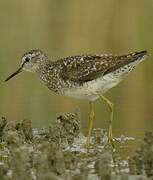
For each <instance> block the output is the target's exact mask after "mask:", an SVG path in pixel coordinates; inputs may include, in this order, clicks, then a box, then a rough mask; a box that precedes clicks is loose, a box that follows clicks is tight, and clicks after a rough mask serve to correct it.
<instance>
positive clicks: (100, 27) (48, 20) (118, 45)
mask: <svg viewBox="0 0 153 180" xmlns="http://www.w3.org/2000/svg"><path fill="white" fill-rule="evenodd" d="M152 34H153V1H151V0H147V1H146V0H139V1H137V0H128V1H123V0H94V1H93V0H83V1H82V0H77V1H72V0H61V1H60V0H44V1H43V0H32V1H31V0H26V1H23V0H13V1H10V0H0V81H1V86H0V100H1V103H0V116H6V117H7V118H8V119H9V120H12V121H16V120H21V119H30V120H32V122H33V126H35V127H36V126H37V127H42V126H43V127H44V126H47V125H48V123H49V122H50V120H52V119H55V118H56V116H57V115H59V114H60V113H62V112H71V111H72V112H73V111H74V110H75V109H76V108H78V107H79V109H80V112H81V119H82V127H83V130H84V132H86V130H87V122H88V121H87V117H88V108H89V107H88V102H87V101H84V100H77V99H73V98H68V97H62V96H59V95H56V94H54V93H52V92H51V91H49V90H48V89H47V88H46V87H44V85H42V84H41V83H40V81H39V79H38V78H37V77H36V76H35V75H34V74H31V73H21V74H20V75H19V76H18V77H16V78H14V79H12V80H10V81H9V82H8V83H4V82H3V80H4V79H5V78H6V77H7V76H8V75H10V74H11V73H12V72H14V70H16V69H17V67H18V66H19V64H20V58H21V56H22V55H23V53H25V52H26V51H28V50H30V49H32V48H40V49H42V50H44V51H45V52H46V53H47V54H48V56H49V57H50V58H51V59H52V60H55V59H57V58H60V57H66V56H69V55H79V54H83V53H90V54H91V53H93V54H94V53H97V54H100V53H113V54H124V53H128V52H131V51H141V50H148V51H149V53H150V57H149V58H148V59H147V61H145V62H143V63H141V64H140V65H139V66H138V67H137V68H136V69H135V71H133V72H132V73H131V74H130V75H129V76H128V78H127V79H125V80H124V81H123V82H122V83H120V84H119V85H118V86H117V87H115V88H113V89H112V90H110V91H109V92H108V93H106V97H108V98H109V99H110V100H111V101H112V102H114V104H115V116H114V122H113V130H114V134H115V136H119V135H121V134H124V135H126V136H133V137H142V135H143V133H144V131H146V130H153V111H152V110H153V72H152V71H153V58H152V52H153V48H152V47H153V38H152V37H153V35H152ZM95 111H96V120H95V127H101V128H107V127H108V118H109V111H108V108H107V106H106V105H105V104H104V103H102V102H101V101H100V100H98V101H97V102H95Z"/></svg>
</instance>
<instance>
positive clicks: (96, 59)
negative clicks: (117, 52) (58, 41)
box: [61, 51, 147, 83]
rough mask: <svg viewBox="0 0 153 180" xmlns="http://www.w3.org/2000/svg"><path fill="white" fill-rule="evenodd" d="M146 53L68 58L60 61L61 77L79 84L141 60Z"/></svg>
mask: <svg viewBox="0 0 153 180" xmlns="http://www.w3.org/2000/svg"><path fill="white" fill-rule="evenodd" d="M146 53H147V52H146V51H142V52H139V53H137V52H135V53H130V54H127V55H121V56H112V55H108V54H105V55H83V56H72V57H68V58H65V59H61V61H63V72H62V76H63V78H64V79H68V80H71V81H75V82H80V83H81V82H87V81H91V80H93V79H97V78H98V77H101V76H103V75H105V74H108V73H111V72H112V71H114V70H116V69H118V68H120V67H122V66H124V65H126V64H128V63H130V62H133V61H135V60H137V59H141V58H142V57H143V56H144V55H145V54H146Z"/></svg>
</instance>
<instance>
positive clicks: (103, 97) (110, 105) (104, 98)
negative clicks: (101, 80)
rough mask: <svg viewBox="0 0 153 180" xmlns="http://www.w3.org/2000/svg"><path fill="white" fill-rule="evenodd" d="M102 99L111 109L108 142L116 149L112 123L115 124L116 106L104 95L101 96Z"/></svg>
mask: <svg viewBox="0 0 153 180" xmlns="http://www.w3.org/2000/svg"><path fill="white" fill-rule="evenodd" d="M99 96H100V98H101V99H102V100H103V101H104V102H106V104H108V107H109V109H110V112H111V114H110V120H109V129H108V142H109V143H110V144H111V145H112V146H113V147H114V145H113V135H112V122H113V115H114V104H113V103H112V102H111V101H110V100H109V99H107V98H106V97H105V96H103V95H101V94H100V95H99Z"/></svg>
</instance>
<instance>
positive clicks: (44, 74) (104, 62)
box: [5, 49, 148, 146]
mask: <svg viewBox="0 0 153 180" xmlns="http://www.w3.org/2000/svg"><path fill="white" fill-rule="evenodd" d="M147 56H148V52H147V51H146V50H144V51H139V52H132V53H128V54H123V55H112V54H100V55H98V54H95V55H92V54H85V55H77V56H69V57H66V58H60V59H58V60H50V59H49V58H48V56H47V55H46V54H45V53H44V52H43V51H42V50H40V49H32V50H30V51H28V52H26V53H25V54H24V55H23V56H22V58H21V64H20V66H19V68H18V69H17V71H15V72H14V73H13V74H11V75H10V76H9V77H8V78H6V79H5V82H6V81H8V80H10V79H11V78H12V77H14V76H15V75H17V74H19V73H21V72H22V71H28V72H32V73H36V74H37V76H38V78H39V79H40V80H41V82H43V84H44V85H45V86H47V87H48V88H49V89H50V90H51V91H53V92H55V93H57V94H59V95H64V96H69V97H73V98H78V99H86V100H88V101H89V105H90V112H89V127H88V135H87V146H89V144H90V137H91V132H92V128H93V122H94V119H95V112H94V107H93V103H94V101H95V100H97V99H101V100H103V101H104V102H105V103H106V104H107V105H108V107H109V109H110V119H109V128H108V142H109V143H110V144H113V134H112V122H113V113H114V104H113V103H112V102H111V101H110V100H109V99H108V98H106V97H105V96H104V94H105V93H106V92H107V91H108V90H110V89H111V88H113V87H114V86H116V85H118V84H119V83H120V82H121V81H122V80H123V79H124V78H125V77H126V76H127V75H128V74H129V73H130V72H131V71H132V70H133V69H134V68H135V67H136V66H137V65H138V64H139V63H140V62H142V61H143V60H144V59H145V58H146V57H147Z"/></svg>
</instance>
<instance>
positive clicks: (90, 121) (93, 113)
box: [87, 101, 95, 147]
mask: <svg viewBox="0 0 153 180" xmlns="http://www.w3.org/2000/svg"><path fill="white" fill-rule="evenodd" d="M89 105H90V112H89V127H88V136H87V147H89V145H90V137H91V131H92V128H93V121H94V118H95V112H94V108H93V102H92V101H90V102H89Z"/></svg>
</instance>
